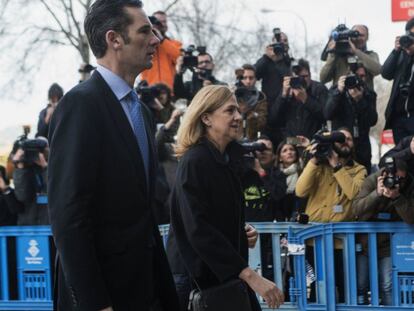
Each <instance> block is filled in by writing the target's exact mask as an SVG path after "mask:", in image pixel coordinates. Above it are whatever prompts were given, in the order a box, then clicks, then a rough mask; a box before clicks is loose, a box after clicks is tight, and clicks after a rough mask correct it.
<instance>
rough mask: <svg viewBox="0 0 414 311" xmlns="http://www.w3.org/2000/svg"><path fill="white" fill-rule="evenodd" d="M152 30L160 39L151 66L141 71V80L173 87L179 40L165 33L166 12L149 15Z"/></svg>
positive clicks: (166, 28)
mask: <svg viewBox="0 0 414 311" xmlns="http://www.w3.org/2000/svg"><path fill="white" fill-rule="evenodd" d="M149 20H150V21H151V23H152V26H153V31H154V33H155V34H156V35H157V37H158V39H160V45H159V46H158V47H157V48H156V50H155V54H154V57H153V59H152V63H153V66H152V68H150V69H146V70H144V71H143V72H142V73H141V80H146V81H147V82H148V84H149V85H153V84H155V83H165V84H166V85H168V87H169V88H171V89H172V88H173V83H174V76H175V66H176V64H177V58H178V57H179V56H180V51H181V46H182V44H181V42H180V41H178V40H174V39H172V38H170V37H169V36H168V35H167V31H168V23H167V14H166V13H165V12H163V11H157V12H155V13H154V14H153V15H152V16H149Z"/></svg>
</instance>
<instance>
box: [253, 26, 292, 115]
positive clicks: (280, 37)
mask: <svg viewBox="0 0 414 311" xmlns="http://www.w3.org/2000/svg"><path fill="white" fill-rule="evenodd" d="M290 62H291V59H290V56H289V40H288V37H287V35H286V34H285V33H283V32H280V29H279V28H275V29H273V38H272V44H270V45H268V46H266V49H265V54H264V55H263V56H262V57H261V58H259V60H258V61H257V62H256V64H255V65H254V66H255V68H256V77H257V80H262V91H263V93H265V95H266V98H267V102H268V109H270V107H271V106H272V104H273V103H274V101H275V100H276V98H277V97H278V96H279V94H280V92H281V91H282V84H283V77H284V76H286V75H289V74H290Z"/></svg>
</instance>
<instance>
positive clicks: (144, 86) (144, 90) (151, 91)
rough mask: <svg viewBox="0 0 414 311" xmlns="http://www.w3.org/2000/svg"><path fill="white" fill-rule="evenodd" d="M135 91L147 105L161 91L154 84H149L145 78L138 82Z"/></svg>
mask: <svg viewBox="0 0 414 311" xmlns="http://www.w3.org/2000/svg"><path fill="white" fill-rule="evenodd" d="M136 91H137V93H138V95H139V98H140V99H141V100H142V102H143V103H144V104H147V105H148V104H151V103H152V102H153V101H154V100H155V98H156V97H158V96H159V95H160V93H161V92H160V90H159V89H158V88H157V87H156V86H149V85H148V82H147V81H146V80H142V81H141V82H140V83H139V84H138V86H137V88H136Z"/></svg>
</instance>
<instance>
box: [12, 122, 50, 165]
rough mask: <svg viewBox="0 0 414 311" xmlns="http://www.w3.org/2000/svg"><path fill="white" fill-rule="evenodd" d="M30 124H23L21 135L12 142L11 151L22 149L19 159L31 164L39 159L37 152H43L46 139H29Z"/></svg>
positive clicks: (45, 146)
mask: <svg viewBox="0 0 414 311" xmlns="http://www.w3.org/2000/svg"><path fill="white" fill-rule="evenodd" d="M29 133H30V126H26V125H25V126H23V135H21V136H19V137H18V138H17V140H16V141H15V142H14V145H13V150H12V153H13V154H14V153H16V152H17V150H18V149H22V150H23V151H24V156H23V158H22V159H21V161H22V162H23V163H24V164H27V165H31V164H33V163H34V162H36V161H37V160H38V159H39V153H43V152H44V151H45V149H46V148H47V145H48V143H47V141H46V140H44V139H39V138H35V139H30V138H28V135H29Z"/></svg>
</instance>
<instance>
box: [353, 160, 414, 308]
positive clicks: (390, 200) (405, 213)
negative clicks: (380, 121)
mask: <svg viewBox="0 0 414 311" xmlns="http://www.w3.org/2000/svg"><path fill="white" fill-rule="evenodd" d="M352 211H353V214H354V216H355V217H356V218H357V219H358V220H359V221H375V222H377V221H381V222H384V221H385V222H389V221H404V222H405V223H408V224H414V181H413V178H412V175H411V174H409V172H408V169H407V163H406V162H405V161H403V160H401V159H394V158H392V157H385V160H384V167H383V168H382V169H381V170H380V171H378V172H376V173H374V174H372V175H370V176H368V178H367V179H366V180H365V181H364V183H363V184H362V187H361V191H360V193H359V194H358V195H357V196H356V198H355V199H354V202H353V204H352ZM357 241H358V243H360V244H361V246H362V252H361V253H360V254H358V257H357V263H358V264H357V268H358V269H357V272H358V277H357V280H358V303H359V304H368V297H367V293H368V291H369V273H368V271H369V269H368V264H369V260H368V256H370V254H368V237H367V235H360V236H359V237H357ZM377 250H378V257H379V259H378V274H379V289H380V296H381V304H382V305H392V263H391V254H390V236H389V234H378V236H377Z"/></svg>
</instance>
